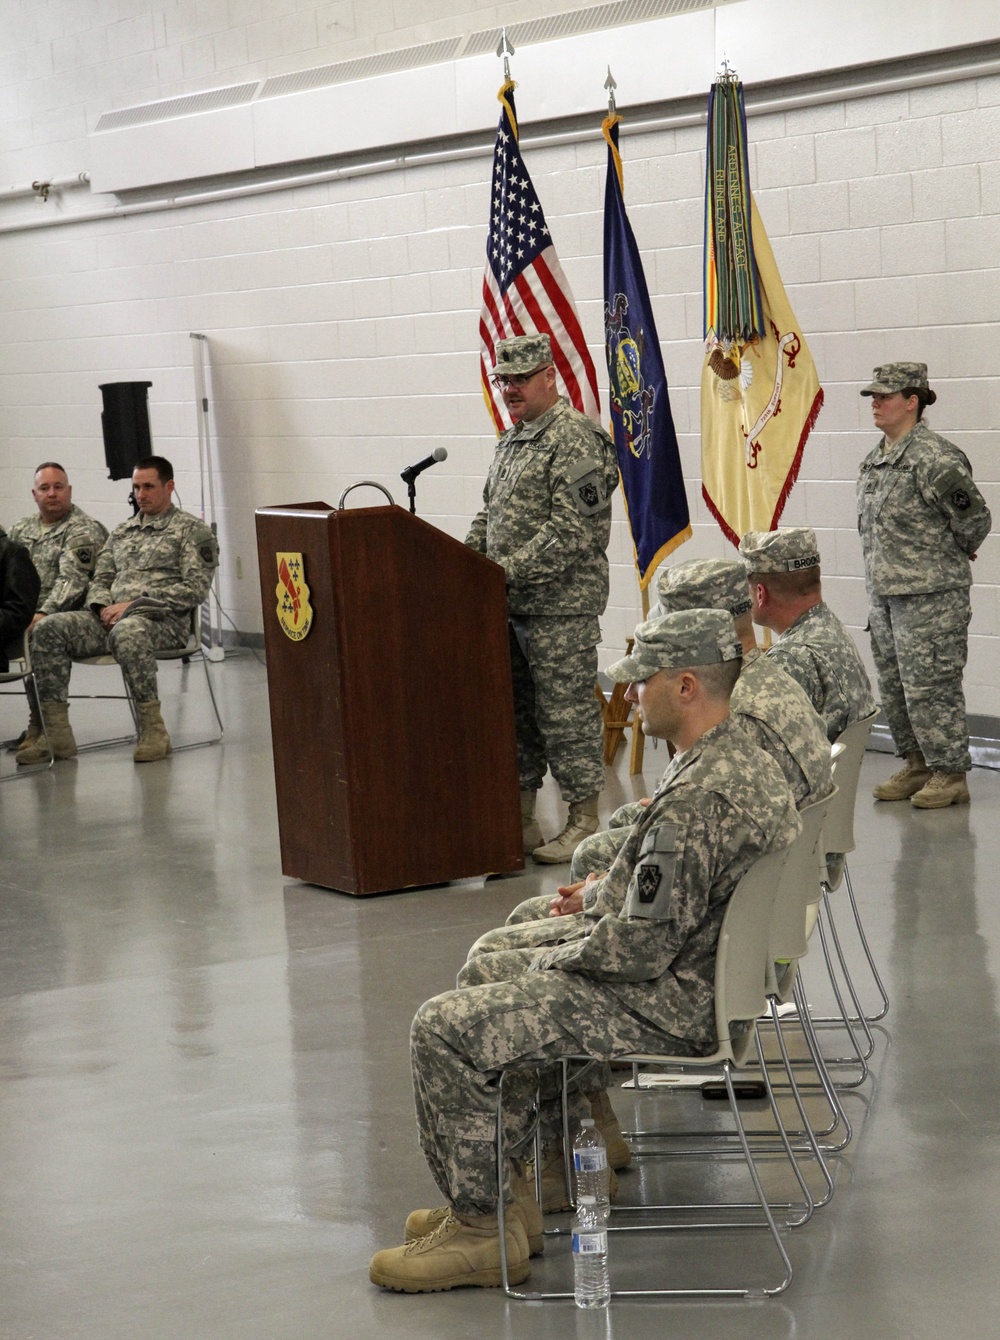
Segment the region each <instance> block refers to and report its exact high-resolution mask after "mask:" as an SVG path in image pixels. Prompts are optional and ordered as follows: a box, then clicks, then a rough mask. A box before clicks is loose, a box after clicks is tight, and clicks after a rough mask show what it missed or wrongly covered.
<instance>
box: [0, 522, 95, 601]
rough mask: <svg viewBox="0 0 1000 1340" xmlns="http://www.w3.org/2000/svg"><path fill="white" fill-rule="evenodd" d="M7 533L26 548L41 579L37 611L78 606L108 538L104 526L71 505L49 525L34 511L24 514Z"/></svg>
mask: <svg viewBox="0 0 1000 1340" xmlns="http://www.w3.org/2000/svg"><path fill="white" fill-rule="evenodd" d="M10 535H11V539H12V540H17V541H18V543H19V544H23V545H24V546H25V548H26V549H27V550H28V553H29V554H30V555H31V561H32V563H34V565H35V570H36V572H37V573H38V576H39V578H40V579H41V583H42V592H41V595H40V596H39V598H38V613H40V614H56V613H58V612H59V611H60V610H76V609H80V608H81V606H82V605H83V598H84V596H85V595H86V593H87V587H88V585H89V584H90V581H91V578H92V577H93V575H94V568H95V566H96V564H97V556H98V554H99V553H100V552H101V549H102V548H103V546H104V542H105V540H106V539H107V538H108V531H107V527H106V526H102V525H101V523H100V521H97V520H95V519H94V517H92V516H88V515H87V513H86V512H81V510H80V509H79V507H75V506H74V507H71V508H70V510H69V512H68V513H67V514H66V515H65V516H64V517H63V518H62V519H61V520H60V521H57V522H56V523H55V525H53V526H46V525H44V524H43V522H42V518H41V516H40V515H39V514H38V513H37V512H36V513H35V514H34V515H33V516H26V517H24V518H23V519H22V520H21V521H18V522H16V524H15V525H14V526H13V527H12V528H11V532H10Z"/></svg>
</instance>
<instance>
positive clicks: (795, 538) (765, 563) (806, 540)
mask: <svg viewBox="0 0 1000 1340" xmlns="http://www.w3.org/2000/svg"><path fill="white" fill-rule="evenodd" d="M740 558H742V560H743V564H744V567H745V569H746V571H747V572H748V573H749V572H801V570H802V569H803V568H818V567H819V545H818V544H817V543H816V532H815V531H814V530H812V529H811V528H810V527H809V526H788V527H786V528H785V529H784V530H748V531H747V533H746V534H745V535H744V536H743V539H742V540H740Z"/></svg>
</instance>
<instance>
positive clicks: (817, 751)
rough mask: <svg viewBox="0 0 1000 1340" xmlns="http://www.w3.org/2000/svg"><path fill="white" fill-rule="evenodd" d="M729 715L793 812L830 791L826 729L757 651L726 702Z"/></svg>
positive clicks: (797, 689) (792, 682)
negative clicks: (765, 760)
mask: <svg viewBox="0 0 1000 1340" xmlns="http://www.w3.org/2000/svg"><path fill="white" fill-rule="evenodd" d="M729 707H730V711H731V712H732V713H733V714H734V716H735V717H736V718H737V720H738V721H739V723H740V725H741V726H742V727H743V728H744V730H746V731H747V732H748V733H749V734H750V736H751V738H752V739H753V740H754V741H755V742H756V743H757V744H758V745H759V746H760V747H761V749H763V750H764V752H765V753H766V754H770V756H771V757H772V758H773V759H774V761H775V763H777V765H778V767H779V768H780V769H781V771H782V773H783V774H784V777H785V781H786V782H787V783H788V786H789V789H790V790H791V792H792V796H793V797H794V799H795V805H796V808H797V809H801V808H802V806H803V805H811V804H812V802H813V801H815V800H822V799H823V798H824V797H825V796H828V795H829V794H830V792H831V790H832V789H833V769H832V763H831V759H830V741H829V739H828V738H827V735H826V723H825V722H824V720H823V718H822V717H821V716H820V715H819V713H818V712H817V711H816V709H815V708H814V707H813V705H812V703H811V702H810V701H809V698H808V696H807V695H806V693H805V691H804V690H803V688H802V687H801V685H799V684H797V683H796V682H795V680H793V679H792V677H791V675H788V674H786V673H785V671H784V670H782V669H781V667H780V666H779V665H775V663H774V661H773V660H771V659H770V658H769V657H767V656H765V655H764V653H763V651H762V650H761V649H760V648H759V647H756V648H754V649H753V650H752V651H748V652H747V653H746V655H745V656H744V657H743V670H742V672H741V674H740V677H739V679H738V680H737V681H736V687H735V688H734V689H733V694H732V697H731V698H730V700H729Z"/></svg>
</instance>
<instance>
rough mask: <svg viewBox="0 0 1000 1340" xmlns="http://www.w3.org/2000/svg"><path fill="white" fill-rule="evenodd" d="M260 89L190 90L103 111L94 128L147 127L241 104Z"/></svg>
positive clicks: (238, 86)
mask: <svg viewBox="0 0 1000 1340" xmlns="http://www.w3.org/2000/svg"><path fill="white" fill-rule="evenodd" d="M257 88H258V84H257V83H256V82H254V83H252V84H232V85H231V86H230V87H229V88H210V89H206V91H205V92H204V93H188V94H186V95H185V96H184V97H181V98H163V99H162V100H161V101H160V102H147V103H145V104H144V105H143V106H141V107H121V108H119V109H118V111H116V112H104V113H103V115H102V116H101V119H100V120H99V121H98V123H97V125H96V126H95V127H94V130H95V132H96V131H102V130H121V129H123V127H125V126H147V125H150V124H151V123H152V122H154V121H173V120H174V119H175V118H176V117H178V116H191V115H192V114H193V113H195V112H217V111H219V110H220V109H221V108H223V107H240V106H242V105H243V103H245V102H249V101H250V100H251V98H252V97H253V96H254V94H255V93H256V92H257Z"/></svg>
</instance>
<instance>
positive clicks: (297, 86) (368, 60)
mask: <svg viewBox="0 0 1000 1340" xmlns="http://www.w3.org/2000/svg"><path fill="white" fill-rule="evenodd" d="M499 40H500V39H499V36H498V38H497V41H499ZM462 41H463V39H462V38H461V37H449V38H448V39H447V41H443V42H428V43H427V44H426V45H425V46H419V47H405V48H403V49H401V50H399V51H380V52H378V53H377V54H376V55H374V56H359V57H358V58H357V60H344V61H338V62H337V64H336V65H317V66H316V67H315V69H312V70H299V71H297V72H295V73H292V74H278V75H274V77H273V78H271V79H266V80H265V81H264V84H263V87H262V88H261V90H260V96H261V97H262V98H280V97H282V96H283V95H284V94H286V93H303V92H305V91H306V90H307V89H310V88H327V87H329V86H330V85H331V84H350V83H353V82H354V81H355V80H356V79H374V78H376V77H377V76H378V75H380V74H392V73H394V72H395V71H396V70H418V69H420V68H421V67H422V66H424V65H439V64H441V62H442V61H446V60H455V59H456V58H457V57H458V56H460V55H461V54H462Z"/></svg>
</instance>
